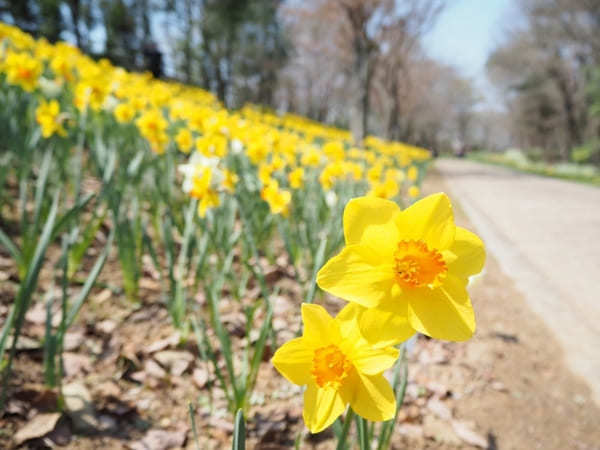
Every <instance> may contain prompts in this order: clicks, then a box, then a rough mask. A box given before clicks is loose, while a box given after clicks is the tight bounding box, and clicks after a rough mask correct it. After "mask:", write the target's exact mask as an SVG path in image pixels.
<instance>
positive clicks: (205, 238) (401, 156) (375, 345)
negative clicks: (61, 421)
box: [0, 23, 485, 450]
mask: <svg viewBox="0 0 600 450" xmlns="http://www.w3.org/2000/svg"><path fill="white" fill-rule="evenodd" d="M0 130H1V132H0V136H1V139H0V255H1V256H2V257H3V259H4V260H5V261H6V260H9V261H10V265H11V267H12V269H13V271H14V276H13V277H12V279H11V280H6V279H3V280H0V283H8V282H9V281H10V282H11V283H12V285H14V287H15V289H14V293H13V294H12V295H9V294H3V297H2V298H0V300H1V302H2V304H3V305H6V309H5V311H4V312H2V315H0V317H2V321H3V324H2V328H1V334H0V365H1V366H0V367H1V370H2V380H1V382H2V386H1V390H2V397H1V400H0V404H1V406H0V408H5V406H6V405H7V404H8V403H9V401H10V399H11V396H12V395H13V393H14V392H15V390H17V389H18V387H19V386H18V385H19V376H18V374H19V372H20V371H22V370H23V366H15V364H16V362H17V360H18V359H19V355H20V353H21V347H20V344H19V341H20V338H21V337H22V336H23V334H24V331H25V330H26V328H27V324H28V319H27V317H28V314H31V313H30V311H32V310H33V309H34V308H36V307H37V305H41V310H42V311H43V312H44V313H43V314H45V316H44V319H43V321H42V329H43V335H42V336H40V339H39V341H40V346H41V347H40V349H39V351H40V352H41V355H42V358H41V360H40V361H39V366H40V367H41V369H40V370H39V373H40V377H41V379H40V380H39V381H40V382H43V384H44V385H45V386H46V387H47V388H48V389H49V390H50V391H52V392H55V393H56V403H55V409H56V411H59V412H60V411H62V410H64V409H68V404H69V402H68V398H67V397H68V394H67V393H66V392H65V391H64V389H63V388H64V380H65V376H66V375H65V371H64V361H63V354H64V352H65V347H66V346H67V342H66V337H67V336H68V335H69V333H70V330H72V329H73V327H76V326H77V324H78V321H79V320H80V316H81V314H82V313H83V312H86V314H88V315H87V316H86V317H90V315H92V316H93V314H101V312H102V308H104V307H105V306H102V305H96V304H95V303H94V301H93V298H94V297H97V296H98V295H99V292H103V293H108V294H107V295H108V296H109V297H110V300H109V302H112V303H114V304H118V305H120V306H119V307H121V308H123V309H124V310H127V311H129V313H131V314H134V315H135V314H138V315H139V314H140V313H143V311H144V309H147V308H150V307H151V306H150V305H152V308H154V307H156V306H157V305H158V308H159V309H160V310H161V311H166V313H165V314H164V315H162V316H160V317H161V318H160V319H159V318H154V317H150V318H149V319H148V322H147V324H148V326H149V327H154V326H156V327H157V329H159V328H160V327H164V326H168V327H171V329H172V330H174V332H175V333H176V334H175V335H176V341H175V342H174V343H172V345H173V346H174V347H175V348H176V349H191V350H190V352H191V353H192V354H193V355H194V358H196V359H197V362H196V363H195V365H196V366H197V367H199V368H204V369H206V370H205V373H206V374H208V375H207V377H208V378H207V380H205V382H204V387H203V388H202V389H200V388H195V391H198V392H197V393H196V395H194V396H191V397H189V398H187V399H186V400H184V402H185V403H184V404H183V405H181V406H182V408H184V409H186V410H187V408H188V403H189V423H190V429H191V432H190V434H189V439H190V442H192V441H195V442H196V443H197V442H198V438H199V437H200V438H201V437H202V434H203V432H204V431H203V429H201V427H200V425H199V424H197V423H196V421H197V416H198V414H197V409H198V408H202V407H206V408H208V409H209V410H210V408H211V405H212V404H213V403H212V402H214V401H216V400H214V399H215V398H217V399H220V400H221V401H222V403H223V404H224V405H225V409H226V412H227V414H226V415H225V417H224V420H226V421H228V422H229V423H231V424H232V428H233V434H234V436H233V445H234V448H243V446H244V435H243V429H244V419H245V425H246V427H249V426H251V424H252V421H253V420H254V419H253V418H254V415H253V405H254V404H255V402H256V398H257V396H259V397H260V396H262V397H265V396H267V397H268V396H269V393H268V392H260V390H259V389H257V386H258V384H260V383H259V382H260V381H261V380H260V378H261V377H263V376H264V374H265V373H269V372H272V376H273V378H274V379H275V380H276V383H277V384H278V385H280V386H281V385H288V384H290V383H291V385H290V386H293V385H298V386H302V387H304V386H305V389H304V393H303V394H302V393H301V390H300V389H297V390H295V391H292V392H293V395H294V396H296V397H297V396H301V395H303V396H304V403H303V405H304V406H303V413H302V417H303V422H304V425H305V426H306V428H307V429H308V430H309V431H310V432H311V433H318V432H321V431H323V430H325V429H326V428H328V427H332V429H333V437H332V442H334V444H333V445H334V447H335V448H337V449H350V448H356V447H358V448H360V449H361V450H364V449H367V448H377V449H384V448H389V446H390V443H391V441H392V437H393V431H394V424H395V418H396V416H397V414H398V411H399V409H400V407H401V405H402V400H403V395H404V389H405V388H406V380H407V374H406V361H405V350H404V345H403V343H404V342H405V341H407V340H408V339H409V338H411V337H412V336H413V335H415V333H422V334H425V335H427V336H430V337H432V338H435V339H443V340H450V341H464V340H467V339H469V338H470V337H471V336H472V335H473V333H474V331H475V316H474V312H473V308H472V307H471V303H470V299H469V295H468V293H467V290H466V287H467V284H468V279H469V276H471V275H474V274H477V273H478V272H480V271H481V270H482V268H483V264H484V260H485V252H484V248H483V244H482V242H481V240H480V239H479V238H478V237H477V236H476V235H474V234H473V233H471V232H469V231H467V230H465V229H463V228H461V227H457V226H456V225H455V224H454V220H453V215H452V206H451V203H450V200H449V198H448V197H447V196H446V195H445V194H442V193H440V194H434V195H431V196H428V197H425V198H423V199H420V200H419V197H420V185H421V182H422V179H423V177H424V176H425V169H426V166H427V163H428V160H429V158H430V156H429V152H428V151H427V150H425V149H421V148H416V147H412V146H409V145H405V144H402V143H399V142H388V141H384V140H382V139H379V138H377V137H372V136H369V137H367V138H366V139H365V140H364V142H362V143H360V144H357V143H354V142H353V139H352V136H351V134H350V132H348V131H346V130H341V129H337V128H333V127H330V126H325V125H323V124H320V123H317V122H314V121H311V120H308V119H306V118H303V117H299V116H295V115H290V114H285V115H278V114H276V113H275V112H271V111H265V110H263V109H261V108H260V107H259V106H253V105H247V106H245V107H244V108H242V109H240V110H237V111H229V110H227V109H225V108H224V107H223V106H222V105H221V104H220V103H219V102H218V101H217V100H216V98H215V97H214V96H213V95H212V94H211V93H209V92H207V91H204V90H202V89H200V88H197V87H192V86H186V85H183V84H180V83H177V82H172V81H161V80H156V79H153V78H152V77H151V76H150V75H149V74H140V73H130V72H127V71H125V70H124V69H121V68H119V67H114V66H113V65H111V63H109V62H108V61H106V60H100V61H94V60H93V59H91V58H90V57H88V56H86V55H84V54H82V53H81V52H80V51H79V50H78V49H77V48H75V47H73V46H71V45H69V44H66V43H58V44H54V45H53V44H49V43H48V42H47V41H45V40H43V39H40V40H35V39H34V38H32V37H31V36H30V35H28V34H26V33H24V32H22V31H20V30H19V29H17V28H14V27H12V26H9V25H6V24H1V23H0ZM148 279H150V280H151V284H152V286H151V288H150V287H149V282H148V281H147V280H148ZM282 280H283V281H286V282H282ZM7 286H8V285H7ZM3 292H5V291H3ZM6 292H8V291H6ZM283 295H285V296H287V297H288V298H291V302H292V303H293V305H294V307H293V309H292V310H288V311H287V312H286V314H288V315H291V316H293V318H294V319H292V320H291V322H287V323H288V324H289V323H293V324H294V326H293V327H291V328H290V327H288V326H287V325H286V326H281V325H280V324H279V325H278V324H277V323H276V322H277V315H278V314H280V311H279V310H278V306H277V305H278V303H277V301H278V300H277V299H278V298H280V297H281V296H283ZM94 305H95V306H94ZM105 305H106V304H105ZM321 305H325V306H327V309H328V310H330V311H331V310H332V309H331V305H334V306H333V308H334V310H336V311H339V313H338V314H337V316H335V317H332V316H331V315H330V314H329V313H328V312H327V310H326V309H325V308H324V307H323V306H321ZM152 311H156V309H152ZM231 314H236V317H238V319H236V320H237V322H236V323H237V327H235V329H232V327H231V326H230V322H229V320H228V318H229V317H230V316H231ZM286 320H287V319H286ZM127 321H128V319H127V318H125V319H124V322H127ZM157 321H162V322H163V323H161V324H156V322H157ZM88 326H92V327H93V326H94V323H93V322H92V323H91V325H88ZM160 329H161V330H162V328H160ZM111 333H112V331H110V330H109V331H108V332H107V333H106V334H107V335H108V336H109V337H110V335H111ZM151 334H152V330H148V335H151ZM101 354H102V352H101V351H99V352H98V355H101ZM188 354H189V353H188ZM97 357H98V358H101V356H97ZM125 359H126V362H123V361H124V359H123V358H120V359H118V361H120V362H119V363H118V364H120V366H117V362H115V367H114V373H115V377H117V375H116V374H117V373H119V376H123V377H125V378H127V377H129V375H130V374H131V373H136V372H135V366H136V355H135V354H133V355H132V356H129V357H127V358H125ZM115 361H116V360H115ZM177 363H178V362H177V361H175V362H174V363H173V364H177ZM123 364H125V366H126V369H124V368H123ZM188 364H189V362H188ZM163 366H164V365H163ZM187 367H188V366H186V367H185V368H183V371H185V370H187ZM273 368H274V369H276V371H277V372H275V370H274V369H273ZM161 370H162V369H161ZM129 381H130V382H132V383H137V384H138V385H142V386H150V388H151V389H152V388H154V389H166V390H169V389H170V388H171V386H169V385H164V384H163V385H154V386H152V385H151V384H150V385H148V384H147V383H146V381H145V380H141V379H140V380H136V379H135V377H133V379H131V377H130V379H129ZM294 389H295V388H294ZM201 394H202V395H204V396H205V397H206V398H208V399H209V400H207V403H206V404H205V405H199V403H198V398H199V397H200V396H201ZM236 413H238V417H237V420H235V427H233V423H234V418H235V416H236ZM353 435H356V439H354V438H352V439H351V438H350V436H353ZM291 438H292V440H294V439H295V440H296V443H295V445H296V447H302V433H299V434H298V436H292V437H291ZM189 448H192V447H189ZM198 448H199V447H198Z"/></svg>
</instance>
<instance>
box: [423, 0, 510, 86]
mask: <svg viewBox="0 0 600 450" xmlns="http://www.w3.org/2000/svg"><path fill="white" fill-rule="evenodd" d="M514 8H515V4H514V0H451V1H449V2H448V5H447V6H446V8H445V10H444V11H443V12H442V13H441V15H440V17H439V18H438V20H437V22H436V24H435V25H434V26H433V28H432V29H431V31H430V32H429V33H428V34H427V35H426V36H425V38H424V45H425V49H426V51H427V53H428V54H429V55H430V56H431V57H433V58H435V59H437V60H440V61H442V62H445V63H447V64H450V65H452V66H454V67H456V68H457V69H458V70H459V71H460V73H461V74H462V75H463V76H466V77H468V78H472V79H473V80H474V81H475V83H476V85H477V86H478V87H479V88H480V89H481V90H484V91H486V90H489V89H490V85H489V83H488V81H487V77H486V74H485V63H486V61H487V58H488V56H489V54H490V53H491V51H492V50H493V49H494V48H495V46H496V45H497V44H498V43H499V42H500V41H501V39H502V32H503V29H504V23H505V21H506V20H509V17H510V16H511V14H512V13H514Z"/></svg>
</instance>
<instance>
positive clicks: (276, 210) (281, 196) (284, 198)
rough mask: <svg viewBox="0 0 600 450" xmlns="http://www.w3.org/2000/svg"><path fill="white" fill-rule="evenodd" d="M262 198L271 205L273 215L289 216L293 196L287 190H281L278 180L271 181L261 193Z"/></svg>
mask: <svg viewBox="0 0 600 450" xmlns="http://www.w3.org/2000/svg"><path fill="white" fill-rule="evenodd" d="M260 196H261V198H262V199H263V200H264V201H266V202H267V203H268V204H269V208H270V209H271V213H273V214H281V215H282V216H287V215H288V213H289V205H290V201H291V200H292V194H291V193H290V191H286V190H285V189H279V183H278V182H277V180H274V179H271V180H270V181H269V182H268V183H267V184H266V186H265V187H264V188H263V189H262V191H261V192H260Z"/></svg>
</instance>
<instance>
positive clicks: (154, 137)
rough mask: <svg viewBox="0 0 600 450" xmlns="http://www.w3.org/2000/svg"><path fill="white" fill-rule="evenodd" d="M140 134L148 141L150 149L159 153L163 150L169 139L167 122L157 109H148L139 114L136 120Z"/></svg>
mask: <svg viewBox="0 0 600 450" xmlns="http://www.w3.org/2000/svg"><path fill="white" fill-rule="evenodd" d="M136 125H137V127H138V129H139V130H140V134H141V135H142V136H144V137H145V138H146V139H147V140H148V142H149V143H150V147H151V148H152V150H153V151H154V152H156V153H158V154H159V155H161V154H163V153H164V152H165V147H166V145H167V143H168V141H169V137H168V136H167V133H166V129H167V127H168V125H169V124H168V122H167V121H166V119H165V118H164V116H163V115H162V113H161V112H160V110H158V109H150V110H148V111H146V112H145V113H144V114H142V115H141V116H140V118H139V119H137V121H136Z"/></svg>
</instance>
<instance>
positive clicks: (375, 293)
mask: <svg viewBox="0 0 600 450" xmlns="http://www.w3.org/2000/svg"><path fill="white" fill-rule="evenodd" d="M376 261H377V257H376V255H375V254H373V252H372V251H371V249H370V248H367V247H364V246H362V245H350V246H347V247H345V248H344V249H343V250H342V251H341V252H340V253H339V254H338V255H336V256H334V257H333V258H331V259H330V260H329V261H327V264H325V265H324V266H323V267H322V268H321V270H319V273H318V274H317V284H318V285H319V286H320V287H321V289H323V290H324V291H327V292H329V293H330V294H333V295H335V296H337V297H340V298H343V299H344V300H348V301H350V302H355V303H358V304H360V305H363V306H366V307H374V306H377V305H378V304H379V303H380V302H381V301H382V300H383V299H385V298H386V297H387V296H389V295H390V292H391V289H392V286H393V283H394V273H393V271H392V265H391V264H390V265H383V264H382V265H377V263H376Z"/></svg>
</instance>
